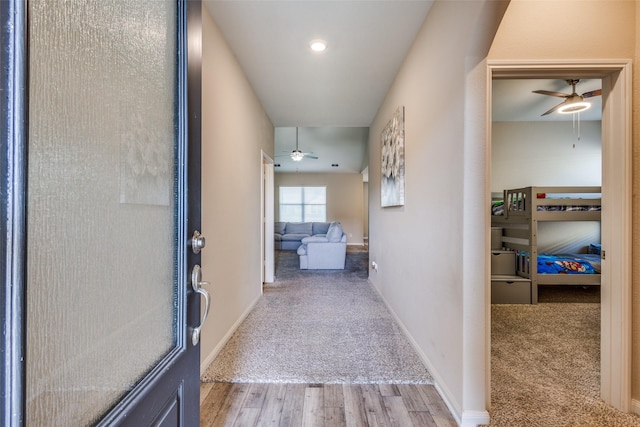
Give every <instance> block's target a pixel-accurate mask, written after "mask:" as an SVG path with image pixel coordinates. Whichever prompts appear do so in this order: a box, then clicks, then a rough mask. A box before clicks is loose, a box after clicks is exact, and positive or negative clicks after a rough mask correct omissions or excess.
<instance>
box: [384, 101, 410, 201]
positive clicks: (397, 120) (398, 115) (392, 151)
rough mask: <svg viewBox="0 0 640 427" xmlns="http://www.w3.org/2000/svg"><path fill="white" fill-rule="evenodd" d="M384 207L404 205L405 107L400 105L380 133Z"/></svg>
mask: <svg viewBox="0 0 640 427" xmlns="http://www.w3.org/2000/svg"><path fill="white" fill-rule="evenodd" d="M380 142H381V158H382V162H381V163H382V183H381V193H382V194H381V204H382V207H383V208H384V207H389V206H404V107H398V109H397V110H396V111H395V112H394V113H393V117H392V118H391V120H390V121H389V123H387V125H386V126H385V128H384V129H383V130H382V134H381V135H380Z"/></svg>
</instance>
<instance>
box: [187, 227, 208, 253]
mask: <svg viewBox="0 0 640 427" xmlns="http://www.w3.org/2000/svg"><path fill="white" fill-rule="evenodd" d="M205 243H206V242H205V240H204V236H203V235H202V234H200V232H199V231H198V230H196V231H194V232H193V236H192V237H191V240H189V245H190V246H191V250H192V251H193V253H194V254H196V255H197V254H199V253H200V251H201V250H202V248H204V246H205Z"/></svg>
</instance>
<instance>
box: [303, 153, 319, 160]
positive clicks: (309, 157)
mask: <svg viewBox="0 0 640 427" xmlns="http://www.w3.org/2000/svg"><path fill="white" fill-rule="evenodd" d="M304 157H305V159H313V160H318V158H317V157H316V156H311V155H309V154H305V155H304Z"/></svg>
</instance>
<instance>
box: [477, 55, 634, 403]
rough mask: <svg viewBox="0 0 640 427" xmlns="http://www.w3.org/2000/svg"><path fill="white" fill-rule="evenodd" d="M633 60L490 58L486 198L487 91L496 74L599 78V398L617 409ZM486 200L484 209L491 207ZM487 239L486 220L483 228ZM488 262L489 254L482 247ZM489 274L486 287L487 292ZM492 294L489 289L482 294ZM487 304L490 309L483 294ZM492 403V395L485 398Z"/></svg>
mask: <svg viewBox="0 0 640 427" xmlns="http://www.w3.org/2000/svg"><path fill="white" fill-rule="evenodd" d="M631 64H632V62H631V60H565V61H508V60H505V61H495V60H494V61H488V62H487V65H488V72H487V80H488V81H487V99H488V100H489V102H488V104H489V105H488V114H487V117H488V121H487V139H486V141H487V142H486V152H485V154H486V156H487V157H486V158H487V161H486V162H485V164H486V166H485V167H486V170H485V176H486V177H487V179H486V189H485V190H486V195H487V200H490V199H491V197H490V191H491V190H490V188H489V185H490V184H489V183H490V179H489V177H490V176H491V171H490V166H489V165H490V159H491V96H492V95H491V93H492V81H493V79H494V78H558V79H568V78H576V77H581V78H600V79H602V90H603V93H602V97H603V104H602V105H603V107H602V188H603V191H602V204H603V212H602V221H601V229H602V236H603V241H602V243H603V245H602V246H603V249H604V250H605V251H606V253H607V258H606V259H605V260H603V277H602V279H603V282H604V286H602V288H601V348H600V352H601V368H600V371H601V377H600V396H601V398H602V399H603V400H604V401H605V402H606V403H609V404H610V405H612V406H614V407H615V408H617V409H619V410H621V411H623V412H629V411H630V410H631V350H632V348H631V337H632V336H631V303H632V299H631V298H632V292H631V290H632V288H631V260H632V258H631V208H632V204H631V202H632V200H631V190H632V181H631V178H632V163H631V159H632V136H631V123H632V116H631V113H632V105H631V79H632V72H631V71H632V70H631ZM489 203H490V202H489V201H488V202H487V208H486V209H487V212H488V211H489ZM485 233H486V236H485V241H487V242H488V241H489V235H490V218H488V219H487V224H486V227H485ZM485 263H486V265H488V263H489V252H488V251H486V260H485ZM490 287H491V277H490V273H489V272H487V273H486V274H485V290H490ZM485 295H490V291H488V292H485ZM485 307H486V310H487V312H488V313H490V312H491V311H490V310H491V300H490V297H487V298H486V300H485ZM485 337H486V343H487V345H486V361H487V362H486V365H487V369H486V373H487V378H486V384H487V390H488V391H489V396H490V384H491V376H490V375H491V327H490V324H489V325H488V327H487V328H486V331H485ZM488 403H489V404H490V399H489V402H488Z"/></svg>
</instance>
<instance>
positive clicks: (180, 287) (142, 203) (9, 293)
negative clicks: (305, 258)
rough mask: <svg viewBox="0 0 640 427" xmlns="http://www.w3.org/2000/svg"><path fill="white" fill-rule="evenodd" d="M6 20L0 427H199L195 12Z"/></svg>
mask: <svg viewBox="0 0 640 427" xmlns="http://www.w3.org/2000/svg"><path fill="white" fill-rule="evenodd" d="M1 3H2V6H1V7H0V14H1V18H2V23H3V27H5V28H3V33H2V43H3V49H2V50H3V53H2V55H3V60H6V61H7V62H4V61H3V64H9V65H8V66H7V67H4V66H3V67H2V68H3V74H2V78H3V82H2V87H3V88H11V90H7V91H6V93H7V95H8V96H7V97H6V98H5V97H4V96H3V100H2V102H3V104H2V110H3V111H2V112H3V113H6V121H5V114H3V119H2V120H3V122H2V123H3V128H2V132H3V137H5V136H6V139H3V141H2V144H3V146H2V156H3V157H2V158H1V160H2V162H1V164H2V167H3V170H2V171H3V172H6V174H5V173H3V176H12V179H10V180H6V181H3V187H2V190H3V193H2V197H3V201H5V205H6V206H7V207H6V209H3V220H4V219H6V224H5V221H3V224H2V227H3V228H2V232H3V234H5V235H6V236H7V239H8V240H7V245H6V246H5V247H3V255H5V257H3V259H6V260H7V261H6V262H7V264H6V266H7V273H8V274H6V275H5V277H4V278H3V280H4V285H5V286H4V289H3V294H2V296H3V298H4V302H5V306H6V307H8V309H7V310H6V312H5V313H3V316H4V320H5V334H4V335H5V336H4V337H3V340H4V344H5V346H4V347H5V348H6V349H7V350H6V351H5V352H3V358H4V360H3V361H4V362H5V365H4V370H5V371H4V373H5V375H6V376H7V381H5V384H3V386H2V387H3V390H2V391H3V392H5V393H3V397H4V399H3V407H2V410H3V413H2V417H3V422H4V423H3V424H4V425H8V426H9V425H24V424H26V425H96V424H98V425H132V426H133V425H135V426H143V425H163V426H172V425H189V426H195V425H198V424H199V366H200V354H199V353H200V347H199V342H198V337H199V330H200V329H199V327H200V326H201V320H203V319H200V313H199V312H200V298H199V296H200V294H203V295H205V296H206V299H207V302H208V299H209V298H208V294H206V292H205V291H204V290H203V289H201V286H202V285H203V284H204V283H203V282H202V278H201V276H200V275H199V274H198V270H197V268H198V267H197V266H196V265H197V264H199V262H200V255H199V250H200V249H201V248H202V247H203V246H204V239H203V238H202V237H199V236H198V235H197V233H195V231H196V230H198V229H199V227H200V64H201V62H200V60H201V29H200V13H201V4H200V2H199V1H186V0H184V1H176V0H137V1H128V0H102V1H83V0H78V1H70V2H51V1H49V0H29V1H28V2H26V3H25V2H24V1H18V0H12V1H3V2H1ZM6 22H11V24H12V25H13V26H12V27H11V28H9V29H6V27H8V26H7V25H5V23H6ZM27 53H28V54H27ZM7 304H8V306H7ZM205 317H206V313H205Z"/></svg>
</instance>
